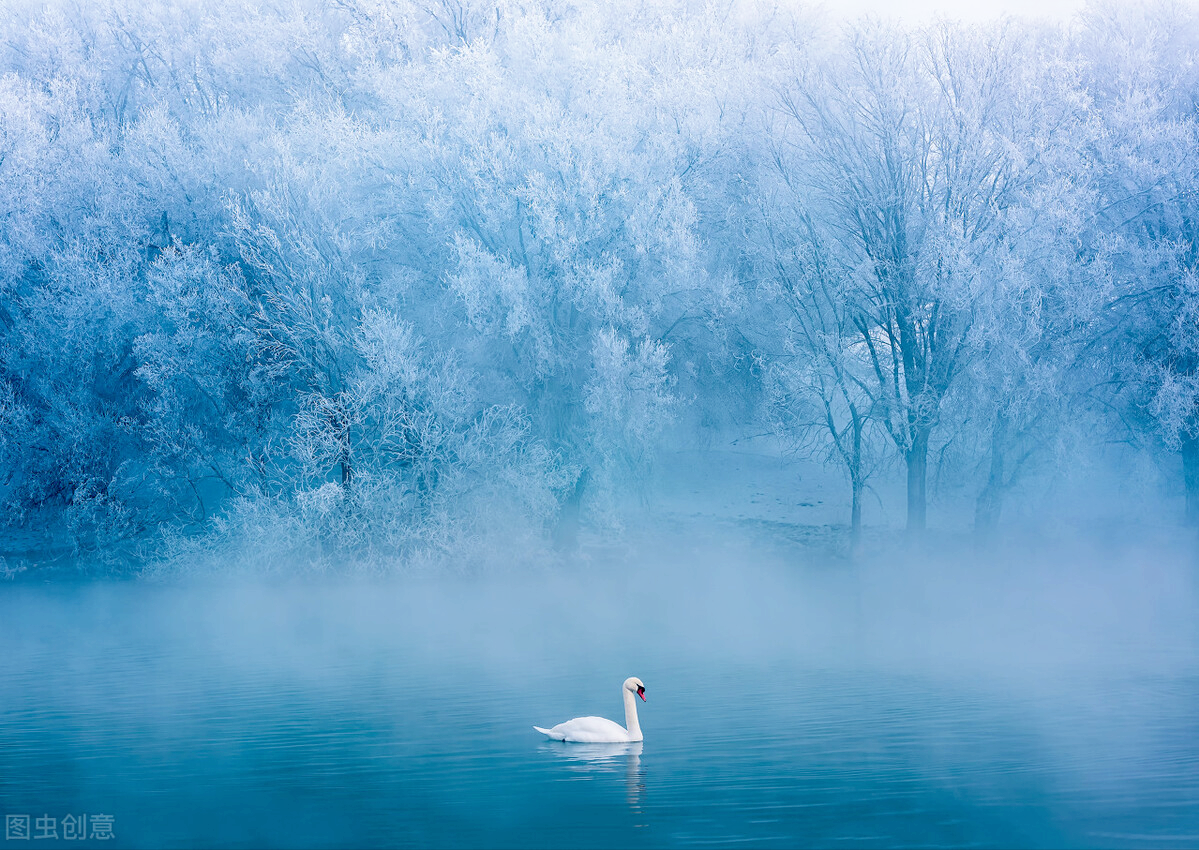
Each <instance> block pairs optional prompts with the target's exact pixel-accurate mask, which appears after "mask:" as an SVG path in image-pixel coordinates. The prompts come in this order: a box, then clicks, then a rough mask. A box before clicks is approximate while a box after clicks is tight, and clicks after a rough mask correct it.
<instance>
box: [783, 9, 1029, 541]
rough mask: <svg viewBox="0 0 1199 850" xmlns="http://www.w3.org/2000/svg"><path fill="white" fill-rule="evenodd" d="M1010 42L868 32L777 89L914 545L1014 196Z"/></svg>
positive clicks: (1017, 126) (791, 171) (985, 34)
mask: <svg viewBox="0 0 1199 850" xmlns="http://www.w3.org/2000/svg"><path fill="white" fill-rule="evenodd" d="M1011 40H1012V34H1011V33H1010V31H1008V30H1003V29H1000V30H993V31H971V30H961V29H954V28H952V27H950V26H948V25H944V26H941V27H938V28H935V29H933V30H930V31H928V32H925V33H922V34H920V35H919V36H916V35H912V34H909V33H907V32H904V31H899V30H895V29H890V28H886V27H882V26H880V25H877V24H868V25H863V26H859V27H857V28H855V29H853V30H852V31H851V32H850V33H849V35H848V37H847V38H846V40H845V42H844V43H843V44H842V45H840V52H838V53H835V54H834V55H831V56H830V55H827V54H814V53H810V52H809V53H806V54H805V53H791V54H790V55H787V54H784V56H785V58H786V61H785V62H784V63H782V65H781V67H780V68H779V69H777V70H776V71H775V72H774V74H773V80H772V91H773V97H774V100H773V102H772V103H771V108H772V109H773V111H774V113H775V115H776V116H777V121H776V123H775V132H776V133H777V134H778V135H777V140H778V141H777V150H778V153H777V154H776V155H774V157H773V163H774V167H775V168H776V170H777V171H778V172H779V174H780V175H781V177H782V179H783V180H784V181H786V182H787V183H788V184H790V185H792V186H794V187H795V190H794V191H795V192H796V193H797V194H798V195H800V196H802V197H804V198H805V199H807V207H808V210H807V211H805V215H806V216H807V217H808V219H809V220H810V221H811V222H812V223H813V225H814V227H815V228H817V229H818V230H817V231H816V232H818V234H819V237H820V244H822V245H825V246H829V247H830V248H833V249H835V250H836V256H835V257H832V258H830V260H829V262H830V263H831V264H832V265H833V266H834V267H835V268H836V277H837V280H838V281H839V282H840V283H839V286H840V293H839V295H838V296H837V297H838V298H839V299H840V300H842V301H843V302H844V305H845V306H844V308H843V309H844V310H845V312H846V313H847V315H848V316H849V319H850V322H851V323H852V325H853V327H854V329H855V333H856V338H857V342H858V343H860V346H861V348H862V349H864V352H865V357H866V358H867V360H868V362H869V364H870V369H869V370H868V372H867V377H868V381H867V382H866V383H865V384H863V385H862V387H861V388H862V389H863V390H864V391H866V392H867V393H868V394H869V397H870V400H871V405H872V410H873V412H874V415H876V416H877V417H878V420H879V421H880V422H881V423H882V425H883V427H884V428H885V429H886V431H887V433H888V434H889V436H890V438H891V440H892V442H893V444H894V445H895V447H896V449H897V450H898V451H899V453H900V454H901V456H902V458H903V461H904V464H905V467H906V469H907V494H908V528H909V529H911V530H913V531H919V530H921V529H923V528H924V526H925V523H926V505H927V495H926V487H927V480H928V460H929V446H930V440H931V437H932V434H933V430H934V428H936V426H937V425H938V424H939V422H940V417H941V414H942V404H943V402H944V400H945V398H946V397H947V395H948V394H949V392H950V390H951V389H952V388H953V387H954V384H955V382H956V381H957V380H958V378H959V376H960V375H961V374H962V372H963V370H964V369H965V368H966V367H967V365H968V362H969V353H970V351H969V337H970V332H971V328H972V326H973V323H974V321H975V313H974V309H973V303H974V300H975V298H976V296H977V294H978V292H979V291H980V289H981V288H982V287H984V286H985V285H986V282H985V280H984V277H985V274H986V272H985V271H984V267H985V266H986V264H987V259H988V257H989V256H990V254H991V253H992V252H993V251H994V250H995V248H996V246H997V245H999V244H1000V242H1001V241H1002V239H1003V222H1004V218H1003V213H1004V211H1005V210H1006V209H1007V207H1008V205H1009V204H1010V203H1011V201H1012V197H1013V192H1014V190H1015V187H1016V186H1017V185H1018V183H1019V175H1018V172H1017V167H1018V164H1019V161H1018V159H1017V158H1016V157H1015V156H1013V143H1014V141H1015V139H1016V137H1017V136H1018V134H1019V133H1021V132H1022V131H1023V129H1024V128H1023V127H1022V125H1021V123H1020V120H1019V119H1020V110H1019V103H1018V101H1017V97H1016V96H1017V94H1018V92H1017V91H1015V90H1013V88H1012V87H1011V86H1010V85H1009V75H1008V73H1007V63H1008V62H1009V61H1010V57H1011V53H1012V50H1011ZM797 232H800V233H802V231H797Z"/></svg>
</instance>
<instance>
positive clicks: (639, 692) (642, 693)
mask: <svg viewBox="0 0 1199 850" xmlns="http://www.w3.org/2000/svg"><path fill="white" fill-rule="evenodd" d="M637 696H639V697H641V701H642V702H645V688H638V689H637Z"/></svg>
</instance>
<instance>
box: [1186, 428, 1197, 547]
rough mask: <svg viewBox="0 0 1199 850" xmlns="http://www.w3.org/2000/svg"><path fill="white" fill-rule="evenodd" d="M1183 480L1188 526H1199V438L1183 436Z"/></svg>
mask: <svg viewBox="0 0 1199 850" xmlns="http://www.w3.org/2000/svg"><path fill="white" fill-rule="evenodd" d="M1182 480H1183V484H1184V485H1185V487H1186V494H1187V509H1186V511H1187V512H1186V522H1187V525H1199V436H1193V435H1191V434H1186V433H1184V434H1183V435H1182Z"/></svg>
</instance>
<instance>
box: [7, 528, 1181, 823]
mask: <svg viewBox="0 0 1199 850" xmlns="http://www.w3.org/2000/svg"><path fill="white" fill-rule="evenodd" d="M753 535H756V536H751V535H750V534H745V533H739V532H737V531H736V530H735V529H730V528H728V527H725V528H716V527H712V526H709V527H707V528H706V529H705V528H704V527H703V526H701V525H699V524H696V525H692V526H689V527H683V528H680V529H678V530H677V531H675V532H663V531H659V532H658V533H657V534H656V535H655V536H654V538H653V539H650V538H648V537H644V538H633V537H630V539H629V544H628V546H627V547H626V548H625V549H624V550H623V551H616V552H614V551H611V550H609V551H608V552H606V553H600V552H598V551H596V552H592V553H591V554H590V555H589V556H587V555H584V556H581V557H578V558H575V559H572V560H571V561H570V562H568V563H564V564H560V565H558V567H557V568H556V569H553V570H547V569H544V568H537V567H521V566H520V565H513V567H512V569H511V570H510V571H507V572H505V573H502V574H491V575H462V576H457V577H447V576H434V575H427V576H420V575H410V576H407V577H399V578H390V579H369V580H354V579H345V578H333V579H327V580H316V579H314V580H307V581H294V580H293V581H287V580H276V581H263V580H247V579H242V580H237V579H231V578H228V577H223V578H217V579H210V580H198V579H197V580H189V581H156V582H127V581H111V582H103V581H101V582H90V583H75V584H71V583H66V584H38V583H34V582H25V583H19V584H17V585H15V586H10V588H9V589H8V590H7V591H6V593H5V594H4V595H3V596H2V597H0V644H2V645H4V646H5V647H6V653H5V654H4V656H3V657H2V658H0V686H2V688H3V691H4V693H5V695H6V696H5V708H4V713H3V714H2V715H0V767H2V769H0V801H2V802H3V808H4V809H5V811H6V812H7V813H20V812H29V813H36V814H39V815H40V814H42V813H43V812H47V813H49V814H51V815H55V813H56V812H57V815H56V816H57V817H59V818H61V817H63V816H64V815H65V814H67V813H68V812H72V811H89V812H104V813H109V814H113V815H114V817H115V831H116V832H117V833H118V835H119V836H120V839H121V845H122V846H135V847H140V846H146V847H149V846H213V845H221V846H359V845H371V846H614V845H624V844H627V843H628V842H630V841H637V842H639V843H640V844H641V846H651V847H652V846H712V845H716V846H727V845H730V844H741V843H744V842H747V841H748V842H753V843H761V844H765V845H767V846H788V847H789V846H827V845H829V844H830V843H842V842H852V843H853V844H854V845H855V846H945V845H952V846H973V845H978V846H997V845H1003V846H1031V847H1041V846H1097V845H1101V846H1111V845H1118V846H1144V847H1177V846H1189V845H1192V844H1193V843H1194V842H1195V840H1196V836H1199V815H1197V814H1196V809H1195V806H1194V800H1195V799H1196V795H1197V794H1199V735H1197V734H1196V732H1199V664H1197V663H1196V661H1197V659H1199V653H1197V652H1196V650H1197V649H1199V632H1197V629H1196V624H1195V618H1194V617H1193V616H1192V614H1193V611H1194V610H1195V603H1196V589H1195V582H1194V578H1193V577H1194V574H1195V571H1194V564H1193V562H1192V556H1191V555H1190V554H1189V552H1188V549H1187V547H1186V546H1184V545H1182V542H1185V541H1182V542H1180V541H1174V542H1173V543H1172V542H1171V541H1169V540H1162V541H1158V542H1157V543H1155V544H1153V545H1149V544H1147V543H1145V542H1144V541H1141V542H1138V543H1136V544H1134V543H1132V542H1128V543H1125V544H1124V545H1107V546H1100V545H1098V544H1096V543H1093V542H1092V543H1087V542H1077V541H1075V542H1068V543H1067V542H1061V543H1058V544H1056V545H1040V546H1038V547H1037V548H1036V549H1035V550H1034V549H1031V548H1029V547H1027V546H1011V547H1008V548H1007V549H1006V550H1003V551H994V552H990V553H987V554H985V555H980V554H978V553H976V552H974V551H973V550H972V549H971V548H970V547H963V551H962V552H960V553H949V552H947V551H944V550H943V551H941V552H939V553H937V554H934V555H930V554H928V553H927V552H925V553H921V552H919V551H905V552H904V554H902V555H900V554H896V553H897V552H898V551H899V550H898V549H897V550H895V551H885V552H876V553H873V554H870V555H867V556H865V557H863V558H861V559H859V560H858V561H856V562H846V561H844V560H840V559H832V558H828V557H827V556H823V555H820V554H818V553H816V552H814V551H809V550H803V549H797V548H794V547H791V548H789V549H781V547H779V546H778V545H775V544H773V543H772V542H771V541H770V540H769V539H766V538H765V537H764V536H762V535H761V534H760V533H759V532H753ZM629 675H636V676H639V677H640V678H641V679H643V680H644V681H645V683H646V686H647V696H648V701H647V702H646V703H645V704H642V705H640V706H639V708H640V718H641V724H642V728H643V730H644V732H645V742H644V744H642V745H620V746H603V745H594V746H591V745H588V746H575V745H568V744H560V743H556V742H548V741H546V740H544V739H543V738H541V736H539V735H538V734H537V733H536V732H534V731H533V729H532V726H533V725H534V724H537V725H552V724H553V723H557V722H560V721H562V720H565V719H568V718H569V717H573V716H578V715H583V714H599V715H602V716H608V717H611V718H613V719H617V720H622V719H623V718H622V715H621V714H620V710H621V709H620V701H619V699H620V697H619V691H618V688H619V684H620V682H621V681H622V680H623V679H624V678H625V677H626V676H629ZM53 843H54V842H47V844H48V845H49V844H53ZM62 843H63V844H66V843H67V842H62Z"/></svg>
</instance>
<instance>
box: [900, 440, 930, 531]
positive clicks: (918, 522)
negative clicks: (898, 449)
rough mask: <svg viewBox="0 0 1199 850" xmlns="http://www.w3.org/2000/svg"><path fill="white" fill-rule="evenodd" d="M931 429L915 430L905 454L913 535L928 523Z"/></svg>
mask: <svg viewBox="0 0 1199 850" xmlns="http://www.w3.org/2000/svg"><path fill="white" fill-rule="evenodd" d="M929 430H930V429H929V428H928V427H927V426H925V427H920V428H916V429H915V430H914V432H913V434H912V445H911V447H910V448H909V449H908V450H907V452H906V454H905V456H904V460H905V461H907V466H908V533H909V534H911V535H913V536H919V535H921V534H922V533H923V532H924V529H925V527H926V525H927V509H928V500H927V498H926V486H927V484H928V438H929Z"/></svg>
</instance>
